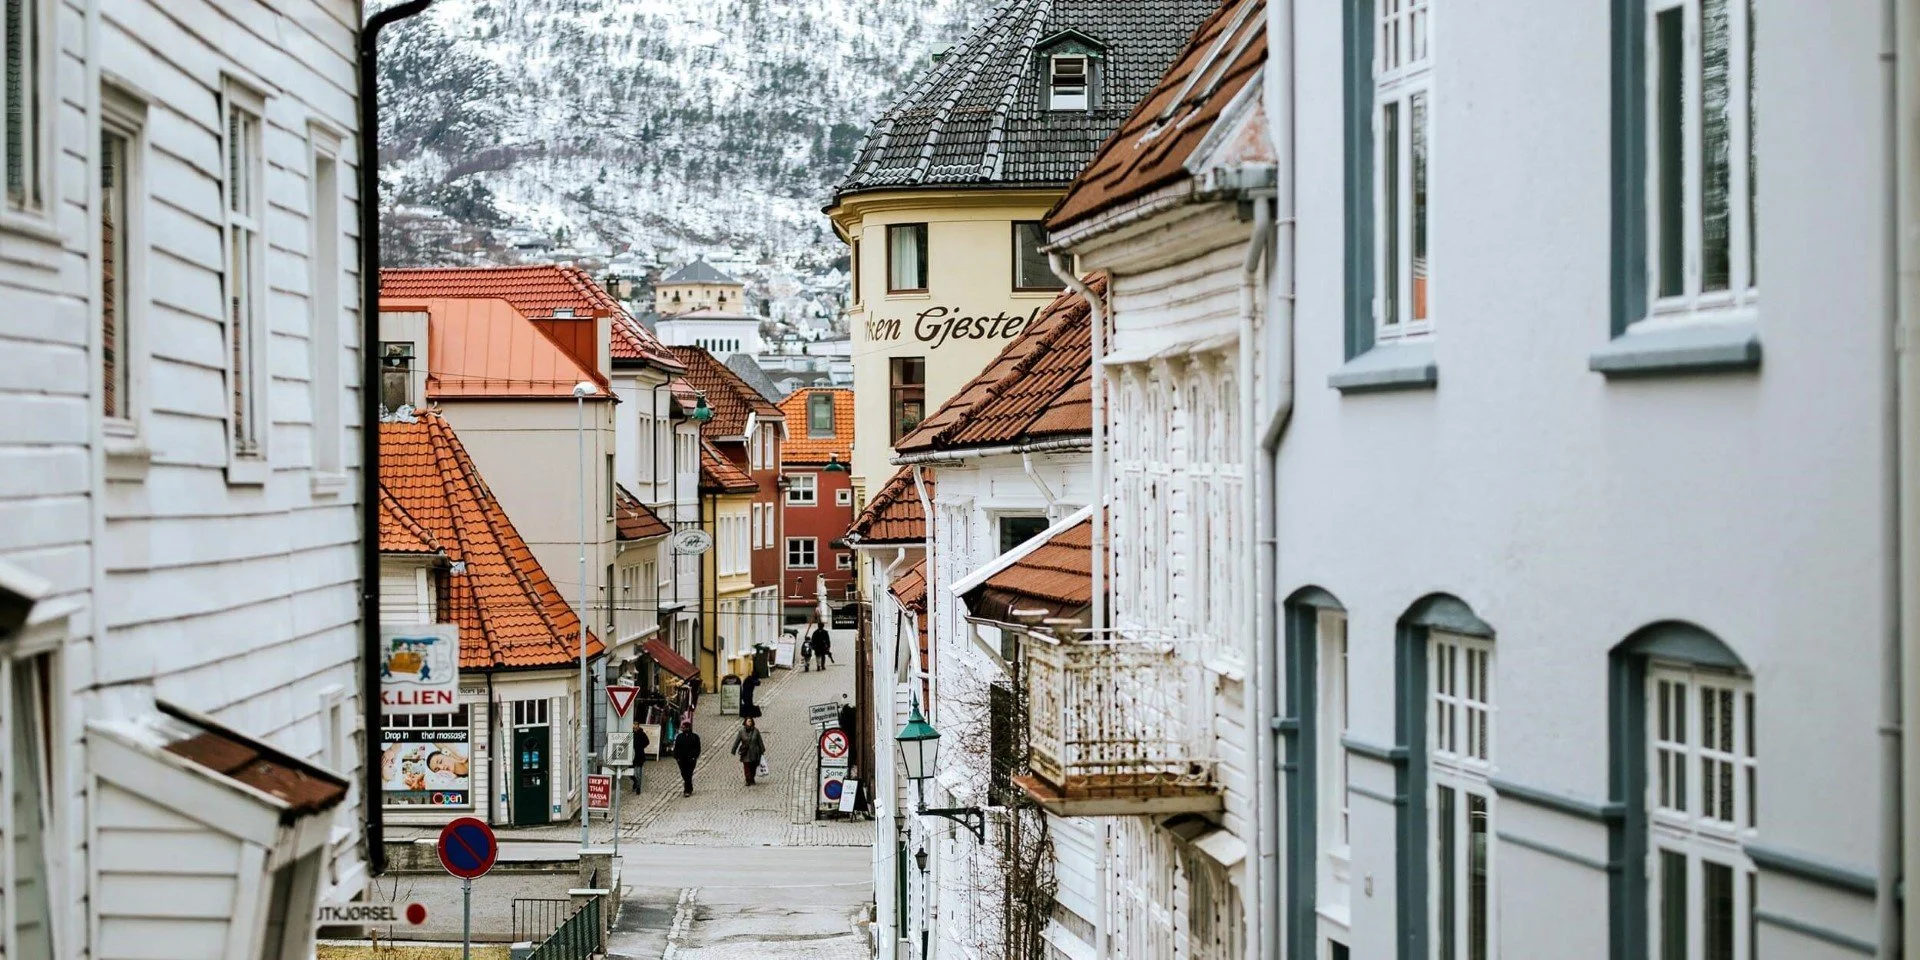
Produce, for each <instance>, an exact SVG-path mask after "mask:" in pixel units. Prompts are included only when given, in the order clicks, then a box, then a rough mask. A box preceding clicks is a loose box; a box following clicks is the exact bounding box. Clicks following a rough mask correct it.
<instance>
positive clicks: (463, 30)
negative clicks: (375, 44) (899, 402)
mask: <svg viewBox="0 0 1920 960" xmlns="http://www.w3.org/2000/svg"><path fill="white" fill-rule="evenodd" d="M988 6H990V0H439V2H438V3H436V4H434V6H433V7H431V8H430V9H429V10H428V11H427V12H426V13H425V14H423V15H422V16H420V17H418V18H415V19H413V20H410V21H406V22H403V23H401V24H399V25H396V26H395V27H393V28H390V29H389V30H387V31H386V32H385V33H384V34H383V35H382V42H381V65H380V83H381V107H382V118H381V120H382V122H381V138H382V140H381V142H382V154H383V166H382V180H383V182H384V183H385V189H384V194H383V196H384V198H385V201H386V205H387V210H386V214H387V215H386V217H385V218H384V224H385V226H384V228H383V230H382V233H383V254H384V257H385V259H386V261H387V262H388V263H392V264H418V263H487V262H506V261H511V260H514V259H519V258H531V259H547V258H559V259H569V258H573V257H581V258H587V259H592V258H597V257H605V256H607V255H609V254H611V253H615V252H619V251H622V250H629V249H630V250H631V252H630V254H629V255H628V257H627V258H626V259H628V260H629V262H634V261H637V262H641V263H654V264H660V263H665V264H673V263H676V262H679V261H681V260H684V259H687V258H688V257H690V256H691V255H693V254H695V253H719V254H723V255H724V254H727V253H731V254H732V256H733V257H735V258H737V259H739V260H743V261H747V262H756V263H765V264H768V265H770V266H771V265H772V264H776V263H778V264H784V265H790V266H792V267H796V268H799V269H801V270H806V271H808V272H811V270H817V269H819V268H821V267H824V266H825V265H826V264H827V263H829V262H831V261H832V260H834V259H837V258H839V257H840V256H842V255H843V253H844V248H842V247H841V246H840V244H839V243H838V242H837V241H835V240H834V239H833V237H832V235H831V232H830V228H829V227H828V225H827V222H826V219H825V217H823V216H822V215H821V214H820V212H819V211H820V207H821V206H822V205H823V204H824V203H825V202H826V200H827V199H828V193H829V190H830V188H831V186H832V184H833V183H834V181H835V180H836V179H837V178H838V177H839V176H840V175H841V174H842V173H843V172H844V171H845V169H846V165H847V163H848V161H849V160H850V159H851V156H852V151H853V148H854V146H855V145H856V144H857V143H858V141H859V139H860V136H861V134H862V133H863V132H864V131H865V129H866V126H867V124H868V123H869V122H870V121H871V120H872V118H873V117H874V116H875V115H877V114H878V113H879V111H880V110H882V109H884V108H885V106H886V104H887V103H888V102H889V101H890V100H891V99H892V98H893V97H894V95H895V94H896V93H897V92H898V90H899V89H900V87H901V85H902V84H904V83H906V82H907V81H908V80H910V79H911V78H912V76H913V75H914V74H915V73H916V72H918V71H919V70H921V69H922V68H924V67H925V66H926V65H927V64H928V63H929V61H930V58H931V56H932V55H933V54H934V53H935V52H936V51H938V50H940V49H943V48H944V47H946V46H947V45H948V44H950V43H952V42H954V41H955V40H957V39H958V38H959V37H960V36H961V35H963V33H964V31H965V28H966V26H967V25H968V24H970V23H972V22H975V21H976V20H977V19H978V18H979V16H980V14H982V13H984V11H985V10H986V8H987V7H988ZM809 268H811V270H809Z"/></svg>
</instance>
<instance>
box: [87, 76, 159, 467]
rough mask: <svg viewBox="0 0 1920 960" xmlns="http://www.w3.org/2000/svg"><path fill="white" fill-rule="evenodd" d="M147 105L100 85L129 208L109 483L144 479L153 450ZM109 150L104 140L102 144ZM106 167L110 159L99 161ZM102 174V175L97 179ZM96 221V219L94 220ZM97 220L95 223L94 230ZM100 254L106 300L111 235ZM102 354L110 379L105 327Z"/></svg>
mask: <svg viewBox="0 0 1920 960" xmlns="http://www.w3.org/2000/svg"><path fill="white" fill-rule="evenodd" d="M146 126H147V103H146V101H145V100H143V99H141V98H140V97H138V96H137V95H135V94H133V93H131V92H129V91H127V90H126V89H125V88H123V87H120V86H118V85H116V84H112V83H111V82H102V84H101V88H100V133H101V138H102V140H104V138H105V136H106V135H107V134H109V133H111V134H113V135H115V136H117V137H119V138H121V139H122V140H123V141H124V142H125V144H126V157H125V162H124V164H123V169H121V170H120V171H119V172H120V175H121V181H122V183H123V184H124V185H125V190H124V193H125V204H124V206H125V208H126V209H124V210H122V211H120V223H119V224H117V232H116V235H115V236H116V239H119V240H120V241H121V247H122V249H121V251H120V252H119V253H118V255H117V256H116V257H115V262H114V278H115V280H116V281H117V282H118V287H119V289H118V291H117V292H116V295H117V306H118V308H119V313H120V316H119V318H118V329H117V330H116V331H115V333H114V362H115V365H116V368H117V370H118V371H119V372H120V377H119V378H118V379H119V380H120V383H119V384H118V385H117V386H116V396H117V400H118V402H117V403H116V408H117V409H116V411H115V413H113V414H111V415H108V414H106V412H105V398H104V393H103V395H102V401H101V411H102V416H101V440H102V444H101V446H102V447H103V449H104V451H105V453H106V475H107V478H108V479H110V480H139V479H141V478H142V477H144V476H145V475H146V468H147V463H148V460H149V458H150V457H151V454H150V453H149V451H148V445H147V439H146V423H147V419H148V413H149V412H150V410H151V409H152V404H150V403H149V402H148V400H149V392H148V391H149V388H148V356H149V353H150V352H149V350H148V349H147V347H148V341H149V331H150V330H151V326H150V324H151V314H152V309H151V307H152V297H151V295H150V289H151V288H150V286H149V278H148V275H147V263H148V257H147V223H146V221H147V217H146V212H147V178H146V172H147V156H146V152H147V138H146ZM100 147H101V149H102V150H103V151H104V149H105V144H104V143H101V144H100ZM99 163H100V165H101V167H102V168H103V169H104V166H105V163H106V158H105V157H104V156H102V157H101V158H100V160H99ZM95 179H98V178H95ZM97 189H99V191H100V193H99V203H100V204H101V206H100V207H99V209H100V210H102V211H104V210H105V209H106V206H105V205H106V203H107V200H108V198H107V194H106V188H105V186H104V185H101V186H99V187H98V188H97ZM95 219H96V220H97V219H98V218H95ZM98 229H99V225H98V224H97V223H96V224H95V230H96V232H97V231H98ZM97 239H98V241H99V244H98V246H97V247H96V252H97V254H98V256H99V260H98V261H97V262H96V264H95V266H94V270H93V276H94V278H95V282H94V290H95V291H96V296H99V297H101V298H103V299H104V298H105V296H106V293H105V290H104V287H105V285H106V249H105V238H104V237H98V238H97ZM104 309H105V304H104V303H99V304H98V307H97V309H96V310H95V312H94V316H95V317H101V316H102V314H103V313H104ZM102 337H103V341H102V343H101V349H102V355H101V358H100V362H101V365H102V367H103V369H102V376H103V378H104V364H105V355H104V350H105V346H106V344H105V342H104V331H103V332H102Z"/></svg>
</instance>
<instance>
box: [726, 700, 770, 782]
mask: <svg viewBox="0 0 1920 960" xmlns="http://www.w3.org/2000/svg"><path fill="white" fill-rule="evenodd" d="M732 752H733V753H734V754H735V755H736V756H738V757H739V758H740V766H741V768H742V769H743V770H744V771H745V772H746V775H747V786H749V787H751V786H753V778H754V775H755V774H756V773H758V772H759V770H760V761H762V760H764V759H766V756H767V744H766V741H764V740H762V739H761V738H760V730H759V728H758V727H756V726H755V725H754V722H753V718H752V717H748V718H747V719H745V720H743V721H741V723H740V732H739V733H736V734H734V735H733V750H732Z"/></svg>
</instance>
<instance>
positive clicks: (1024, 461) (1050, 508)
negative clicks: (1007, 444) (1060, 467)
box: [1020, 450, 1057, 523]
mask: <svg viewBox="0 0 1920 960" xmlns="http://www.w3.org/2000/svg"><path fill="white" fill-rule="evenodd" d="M1020 469H1022V470H1025V471H1026V472H1027V479H1028V480H1032V481H1033V485H1034V486H1036V487H1039V488H1040V496H1042V497H1045V498H1046V500H1047V522H1048V523H1052V522H1053V521H1054V520H1055V519H1057V518H1056V517H1054V515H1053V514H1054V496H1053V489H1052V488H1051V487H1048V486H1047V481H1045V480H1043V479H1041V478H1040V474H1039V472H1038V471H1036V470H1034V469H1033V452H1032V451H1030V450H1022V451H1020Z"/></svg>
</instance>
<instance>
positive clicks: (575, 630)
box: [380, 410, 604, 670]
mask: <svg viewBox="0 0 1920 960" xmlns="http://www.w3.org/2000/svg"><path fill="white" fill-rule="evenodd" d="M380 486H381V489H382V491H383V492H384V493H385V494H386V495H387V496H389V497H391V498H392V500H393V502H394V503H395V504H396V505H397V506H398V507H399V509H400V510H401V511H404V513H405V515H406V516H408V517H410V518H412V519H413V520H414V522H416V523H417V524H418V525H419V526H420V527H421V529H422V530H424V531H426V532H427V533H428V534H430V535H431V536H432V537H433V539H434V540H435V541H437V542H438V543H440V544H442V545H444V546H445V548H446V554H447V559H448V561H449V562H451V563H455V564H464V565H465V566H464V567H462V568H455V569H459V570H461V572H458V573H455V572H453V570H452V569H450V570H448V572H447V573H446V583H447V590H446V601H445V607H444V612H445V613H446V615H447V617H448V619H449V620H450V621H451V622H453V623H456V624H459V625H460V666H461V668H462V669H475V670H488V669H497V668H503V667H505V668H511V667H549V666H562V665H565V664H570V663H573V662H574V660H575V658H576V657H578V656H579V648H578V646H577V644H578V643H579V636H580V620H579V618H578V617H576V616H575V615H574V612H573V608H572V607H569V606H568V605H567V602H566V600H564V599H563V598H562V597H561V596H560V591H559V590H558V589H557V588H555V587H554V585H553V581H551V580H549V579H547V572H546V571H545V570H544V569H542V568H541V566H540V561H538V560H536V559H534V556H533V551H532V550H530V549H528V548H527V542H526V541H525V540H523V539H521V537H520V532H519V531H518V530H515V529H514V526H513V521H512V520H509V519H507V512H506V511H505V510H503V509H501V507H500V502H499V501H498V500H495V499H494V498H493V493H492V492H491V491H490V490H488V489H487V485H486V481H485V480H483V479H481V477H480V471H479V468H477V467H475V466H474V464H473V460H472V459H471V458H470V457H468V456H467V450H466V447H464V446H462V445H461V443H460V438H459V437H458V436H457V435H455V434H454V432H453V427H452V426H450V425H448V423H447V421H446V420H445V419H444V418H442V417H441V416H440V415H439V414H438V413H435V412H433V411H430V410H426V411H420V412H418V413H416V414H415V419H414V421H413V422H411V423H405V422H399V421H389V422H383V423H381V424H380ZM381 539H382V542H383V543H384V541H385V539H386V538H385V536H384V535H383V536H382V538H381ZM602 649H604V648H603V647H602V646H601V644H600V641H599V639H598V638H596V637H594V636H593V635H592V633H588V635H587V654H588V655H589V656H592V655H593V654H595V653H597V652H599V651H601V650H602Z"/></svg>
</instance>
